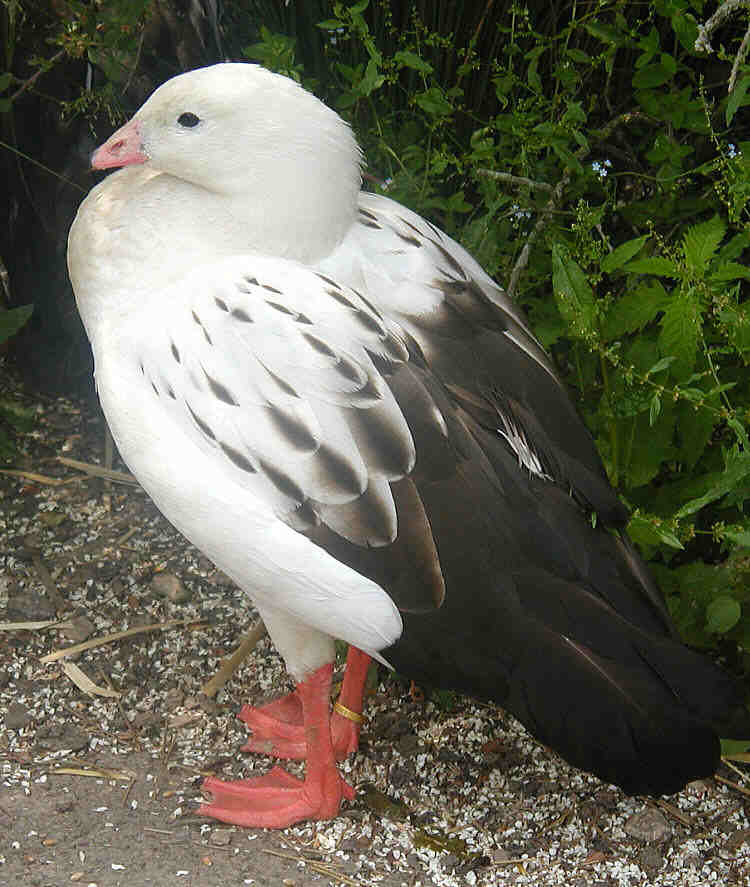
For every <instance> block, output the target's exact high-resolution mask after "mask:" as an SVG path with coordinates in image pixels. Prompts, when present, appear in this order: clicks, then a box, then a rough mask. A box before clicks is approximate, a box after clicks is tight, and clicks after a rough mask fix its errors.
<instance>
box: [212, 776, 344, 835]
mask: <svg viewBox="0 0 750 887" xmlns="http://www.w3.org/2000/svg"><path fill="white" fill-rule="evenodd" d="M335 775H336V779H337V781H338V784H336V781H335V780H326V786H325V789H326V790H325V791H322V790H317V791H316V790H313V791H311V790H310V786H309V785H308V782H307V781H304V782H303V780H301V779H297V777H296V776H292V774H291V773H287V771H286V770H284V769H282V768H281V767H274V768H273V770H271V772H270V773H267V774H266V775H265V776H258V777H255V778H254V779H238V780H237V781H236V782H224V781H223V780H221V779H214V778H213V777H209V778H208V779H206V780H204V782H203V786H202V790H203V791H205V792H209V793H210V794H211V795H212V801H211V803H210V804H201V806H200V808H199V810H198V812H199V813H202V814H204V815H205V816H211V817H213V818H214V819H218V820H220V821H221V822H229V823H231V824H232V825H242V826H246V827H248V828H286V827H287V826H290V825H294V824H295V823H296V822H302V821H303V820H305V819H331V818H333V817H334V816H335V815H336V814H337V813H338V812H339V807H340V806H341V801H342V800H343V799H344V798H346V800H347V801H351V800H353V799H354V789H353V788H352V787H351V786H350V785H349V784H348V783H346V782H344V780H343V779H342V778H341V776H339V774H338V773H336V774H335Z"/></svg>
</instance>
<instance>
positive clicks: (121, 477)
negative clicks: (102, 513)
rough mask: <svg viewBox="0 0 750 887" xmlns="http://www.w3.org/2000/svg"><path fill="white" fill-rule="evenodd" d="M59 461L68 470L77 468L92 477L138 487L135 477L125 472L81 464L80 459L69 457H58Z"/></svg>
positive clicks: (86, 463)
mask: <svg viewBox="0 0 750 887" xmlns="http://www.w3.org/2000/svg"><path fill="white" fill-rule="evenodd" d="M57 461H58V462H60V463H61V464H62V465H67V466H68V468H75V469H76V470H78V471H83V472H85V473H86V474H90V475H92V477H103V478H106V479H107V480H112V481H114V482H115V483H118V484H128V485H129V486H132V487H137V486H138V481H137V480H136V479H135V478H134V477H133V475H132V474H127V473H126V472H124V471H113V470H112V469H111V468H102V467H101V465H92V464H91V463H90V462H80V461H79V460H78V459H69V458H68V457H67V456H58V457H57Z"/></svg>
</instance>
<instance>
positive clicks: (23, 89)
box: [10, 49, 65, 102]
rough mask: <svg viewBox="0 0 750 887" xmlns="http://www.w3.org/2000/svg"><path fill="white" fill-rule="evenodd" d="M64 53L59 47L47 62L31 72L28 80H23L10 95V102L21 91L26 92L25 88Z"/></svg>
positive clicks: (33, 82) (13, 100) (31, 84)
mask: <svg viewBox="0 0 750 887" xmlns="http://www.w3.org/2000/svg"><path fill="white" fill-rule="evenodd" d="M64 55H65V50H64V49H61V50H59V52H56V53H55V54H54V55H53V56H52V58H51V59H50V60H49V61H48V62H46V63H45V64H43V65H40V66H39V70H38V71H36V72H35V73H34V74H32V75H31V77H29V79H28V80H24V82H23V83H22V84H21V86H20V87H19V88H18V89H17V90H16V91H15V92H14V93H13V95H12V96H11V97H10V100H11V102H15V100H16V99H17V98H18V97H19V96H20V95H23V93H24V92H26V90H27V89H28V88H29V87H30V86H33V85H34V84H35V83H36V81H37V80H38V79H39V78H40V77H41V76H42V74H46V73H47V71H49V70H50V69H51V68H52V67H54V65H55V64H56V63H57V62H59V61H60V59H61V58H62V57H63V56H64Z"/></svg>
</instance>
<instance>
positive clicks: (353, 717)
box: [333, 702, 367, 724]
mask: <svg viewBox="0 0 750 887" xmlns="http://www.w3.org/2000/svg"><path fill="white" fill-rule="evenodd" d="M333 710H334V711H335V712H337V713H338V714H340V715H341V717H342V718H347V719H348V720H350V721H354V723H355V724H366V723H367V718H366V717H365V716H364V715H361V714H359V712H356V711H352V710H351V709H350V708H347V707H346V706H345V705H342V704H341V703H340V702H334V703H333Z"/></svg>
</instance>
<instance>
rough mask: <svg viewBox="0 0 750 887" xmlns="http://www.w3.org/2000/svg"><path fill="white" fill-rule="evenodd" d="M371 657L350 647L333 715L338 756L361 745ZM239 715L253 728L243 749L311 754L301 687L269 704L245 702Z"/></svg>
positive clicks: (278, 754)
mask: <svg viewBox="0 0 750 887" xmlns="http://www.w3.org/2000/svg"><path fill="white" fill-rule="evenodd" d="M370 661H371V660H370V657H369V656H368V655H367V653H363V652H362V651H361V650H358V649H357V648H356V647H349V652H348V654H347V657H346V669H345V671H344V683H343V686H342V687H341V695H340V696H339V700H338V702H337V703H336V705H335V706H334V710H333V714H332V716H331V740H332V742H333V749H334V753H335V755H336V758H337V760H339V761H342V760H343V759H344V758H346V757H348V756H349V755H350V754H351V753H352V752H355V751H356V750H357V746H358V745H359V731H360V729H361V727H362V723H363V722H364V718H362V706H363V696H364V689H365V681H366V680H367V669H368V668H369V665H370ZM239 717H240V719H241V720H243V721H244V722H245V723H246V724H247V725H248V727H250V729H251V730H252V731H253V735H252V736H251V737H250V738H249V739H248V741H247V743H246V745H243V746H242V751H251V752H258V753H260V754H266V755H273V756H274V757H276V758H286V759H288V760H301V759H303V758H306V757H307V740H306V738H305V731H304V727H303V719H302V705H301V702H300V698H299V695H298V693H297V690H295V691H294V692H293V693H290V694H289V695H288V696H283V697H282V698H281V699H275V700H274V701H273V702H269V703H268V704H267V705H262V706H259V707H257V708H254V707H252V706H249V705H243V706H242V709H241V711H240V714H239Z"/></svg>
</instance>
